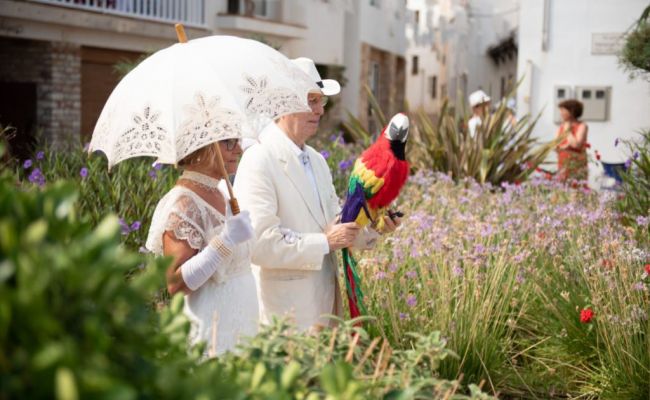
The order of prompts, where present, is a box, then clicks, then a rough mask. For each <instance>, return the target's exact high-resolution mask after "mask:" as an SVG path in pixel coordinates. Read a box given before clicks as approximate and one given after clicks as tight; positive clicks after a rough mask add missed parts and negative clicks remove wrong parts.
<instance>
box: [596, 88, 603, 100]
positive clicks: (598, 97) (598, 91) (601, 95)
mask: <svg viewBox="0 0 650 400" xmlns="http://www.w3.org/2000/svg"><path fill="white" fill-rule="evenodd" d="M596 98H597V99H604V98H605V91H604V90H596Z"/></svg>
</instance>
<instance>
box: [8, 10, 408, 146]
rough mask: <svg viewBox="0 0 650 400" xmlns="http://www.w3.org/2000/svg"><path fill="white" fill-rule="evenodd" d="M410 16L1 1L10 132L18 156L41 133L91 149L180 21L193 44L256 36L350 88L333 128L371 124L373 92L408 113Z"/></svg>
mask: <svg viewBox="0 0 650 400" xmlns="http://www.w3.org/2000/svg"><path fill="white" fill-rule="evenodd" d="M404 12H405V4H404V1H402V0H266V1H264V0H22V1H18V0H0V55H1V56H2V59H3V63H2V64H1V65H0V89H1V90H2V93H3V95H4V96H2V97H4V98H5V100H2V101H1V103H0V125H2V126H6V125H12V126H15V127H16V128H17V132H18V135H17V138H16V139H15V140H14V141H15V144H16V147H17V148H20V147H21V146H22V147H25V148H28V147H29V143H31V142H33V141H34V137H35V135H37V134H38V135H39V137H40V139H42V140H45V141H47V142H48V143H50V144H51V145H54V146H57V147H66V146H69V145H71V144H77V143H84V142H86V141H88V139H89V137H90V135H91V134H92V130H93V129H94V124H95V122H96V120H97V118H98V116H99V113H100V112H101V109H102V106H103V104H104V102H105V101H106V99H107V98H108V96H109V95H110V92H111V91H112V89H113V88H114V87H115V85H116V84H117V82H118V81H119V79H120V75H119V74H118V72H117V71H116V70H115V65H116V64H117V63H120V62H124V61H127V62H134V61H136V60H138V59H139V58H140V57H143V56H146V55H147V54H149V53H151V52H154V51H156V50H158V49H161V48H164V47H167V46H169V45H171V44H173V43H174V42H175V41H176V36H175V32H174V30H173V28H172V25H173V24H174V23H177V22H180V23H183V24H184V25H185V27H186V31H187V35H188V37H189V38H197V37H202V36H207V35H213V34H230V35H236V36H240V37H248V38H253V39H257V40H260V41H263V42H265V43H267V44H269V45H271V46H273V47H275V48H277V49H279V50H280V51H281V52H283V53H284V54H286V55H287V56H288V57H291V58H295V57H300V56H304V57H309V58H312V59H314V61H315V62H316V63H317V66H318V67H319V69H320V70H321V72H322V74H323V75H327V76H331V77H334V78H336V79H339V80H340V81H341V82H342V83H344V87H343V91H342V94H341V95H340V96H337V98H336V99H334V101H332V102H331V103H332V105H331V106H328V107H330V109H329V110H328V117H327V118H326V121H325V125H326V126H329V127H335V126H337V125H338V123H339V122H340V121H341V120H342V119H343V118H344V117H345V110H348V111H350V112H351V113H352V114H353V115H356V116H358V117H359V118H360V119H361V121H362V122H363V123H364V124H366V125H368V124H370V123H371V118H368V117H369V114H368V99H367V96H366V91H365V86H364V85H365V84H368V85H369V86H371V87H372V90H373V92H374V93H375V94H376V96H377V97H378V99H379V101H380V104H382V106H383V107H386V109H387V110H388V111H389V112H393V111H394V110H398V109H400V108H401V105H402V104H403V100H404V93H405V92H404V85H405V76H404V69H405V59H404V55H405V48H406V46H405V41H404ZM8 98H10V99H11V100H6V99H8Z"/></svg>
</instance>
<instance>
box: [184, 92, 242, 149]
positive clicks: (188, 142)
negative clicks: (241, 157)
mask: <svg viewBox="0 0 650 400" xmlns="http://www.w3.org/2000/svg"><path fill="white" fill-rule="evenodd" d="M184 114H185V115H187V117H186V118H185V120H184V121H183V123H182V124H181V127H180V132H181V133H180V134H179V135H178V136H177V138H176V152H177V154H176V159H177V160H181V159H183V158H184V157H185V156H187V155H188V154H190V153H192V152H193V151H195V150H197V149H200V148H201V147H203V146H205V145H207V144H210V143H215V142H218V141H220V140H225V139H238V138H241V137H242V125H243V121H242V120H241V117H240V116H239V115H237V114H236V113H235V112H234V111H232V110H229V109H227V108H225V107H221V106H220V105H219V97H212V98H209V97H207V96H206V95H204V94H203V93H201V92H198V93H196V94H195V95H194V104H190V105H186V106H185V107H184Z"/></svg>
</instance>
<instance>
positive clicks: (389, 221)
mask: <svg viewBox="0 0 650 400" xmlns="http://www.w3.org/2000/svg"><path fill="white" fill-rule="evenodd" d="M400 225H402V219H401V218H400V217H393V218H391V217H389V216H388V215H384V229H382V231H381V233H393V232H395V230H396V229H397V228H398V227H399V226H400Z"/></svg>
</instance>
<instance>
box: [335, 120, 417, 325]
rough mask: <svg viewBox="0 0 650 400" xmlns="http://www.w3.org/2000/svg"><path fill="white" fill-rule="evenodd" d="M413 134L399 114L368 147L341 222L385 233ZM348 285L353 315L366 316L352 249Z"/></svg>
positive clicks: (405, 170) (346, 267) (403, 177)
mask: <svg viewBox="0 0 650 400" xmlns="http://www.w3.org/2000/svg"><path fill="white" fill-rule="evenodd" d="M408 132H409V119H408V117H407V116H406V115H404V114H402V113H399V114H396V115H394V116H393V118H391V120H390V122H389V123H388V125H387V126H386V127H385V128H384V130H383V131H382V133H381V135H380V136H379V137H378V138H377V141H376V142H375V143H373V144H372V145H371V146H370V147H369V148H367V149H366V150H365V151H364V152H363V153H362V154H361V156H360V157H359V158H357V160H356V162H355V163H354V168H353V169H352V174H351V175H350V181H349V184H348V193H347V198H346V200H345V204H344V205H343V211H342V212H341V222H352V221H356V222H357V224H359V225H361V226H362V227H365V226H366V225H368V224H372V226H373V227H374V228H375V229H377V230H378V231H381V230H382V229H383V226H384V216H385V215H386V212H387V209H388V206H389V205H390V203H392V201H393V200H395V199H396V198H397V196H398V195H399V192H400V190H401V189H402V187H403V186H404V183H406V179H407V178H408V174H409V164H408V162H407V161H406V159H405V154H404V150H405V147H406V139H407V138H408ZM342 252H343V266H344V270H345V283H346V286H347V292H348V303H349V305H350V316H351V317H352V318H355V317H358V316H359V315H361V313H362V312H363V313H365V312H366V310H365V307H364V306H363V293H362V292H361V286H360V283H361V280H360V276H359V272H358V270H357V263H356V261H355V260H354V258H353V257H352V253H351V252H350V249H343V250H342Z"/></svg>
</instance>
